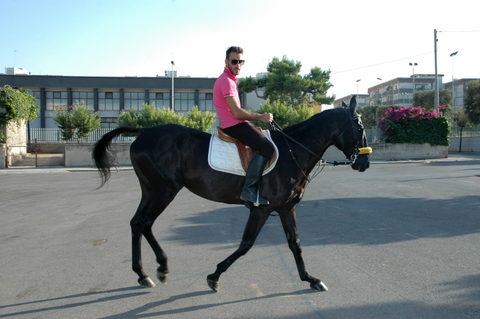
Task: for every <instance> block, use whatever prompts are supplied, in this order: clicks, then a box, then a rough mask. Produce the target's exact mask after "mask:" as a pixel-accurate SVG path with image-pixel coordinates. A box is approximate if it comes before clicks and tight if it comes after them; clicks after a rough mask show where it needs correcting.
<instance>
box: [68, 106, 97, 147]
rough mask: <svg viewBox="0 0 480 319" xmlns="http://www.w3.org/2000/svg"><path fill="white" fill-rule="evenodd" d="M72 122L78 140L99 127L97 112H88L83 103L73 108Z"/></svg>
mask: <svg viewBox="0 0 480 319" xmlns="http://www.w3.org/2000/svg"><path fill="white" fill-rule="evenodd" d="M72 120H73V127H74V128H75V133H76V135H77V138H78V139H85V138H87V137H88V134H90V132H93V131H95V130H98V129H99V128H100V127H101V125H100V123H101V122H100V117H99V116H98V112H94V111H92V110H89V109H88V107H87V106H86V105H85V102H83V101H82V102H81V104H79V105H76V106H75V107H74V109H73V117H72Z"/></svg>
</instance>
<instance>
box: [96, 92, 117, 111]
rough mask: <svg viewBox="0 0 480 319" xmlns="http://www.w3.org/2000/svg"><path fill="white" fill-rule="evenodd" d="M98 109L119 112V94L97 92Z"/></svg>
mask: <svg viewBox="0 0 480 319" xmlns="http://www.w3.org/2000/svg"><path fill="white" fill-rule="evenodd" d="M98 109H99V110H100V111H119V110H120V93H119V92H98Z"/></svg>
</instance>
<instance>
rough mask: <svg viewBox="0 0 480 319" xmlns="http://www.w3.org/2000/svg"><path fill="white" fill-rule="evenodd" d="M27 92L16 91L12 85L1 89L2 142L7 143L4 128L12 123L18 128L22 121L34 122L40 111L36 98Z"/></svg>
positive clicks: (0, 133)
mask: <svg viewBox="0 0 480 319" xmlns="http://www.w3.org/2000/svg"><path fill="white" fill-rule="evenodd" d="M27 92H28V91H27V90H23V89H14V88H12V87H11V86H10V85H5V86H3V87H0V142H5V139H6V138H5V136H4V135H3V128H4V126H6V125H8V124H9V123H10V122H13V123H15V124H16V125H17V126H18V125H20V124H21V123H22V121H28V120H32V119H34V118H36V117H37V112H38V111H39V107H38V105H37V104H36V103H35V98H34V97H33V96H31V95H30V94H28V93H27Z"/></svg>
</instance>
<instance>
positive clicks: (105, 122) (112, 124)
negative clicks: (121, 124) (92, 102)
mask: <svg viewBox="0 0 480 319" xmlns="http://www.w3.org/2000/svg"><path fill="white" fill-rule="evenodd" d="M100 121H101V122H100V126H101V127H107V128H116V127H118V124H117V118H116V117H102V118H101V119H100Z"/></svg>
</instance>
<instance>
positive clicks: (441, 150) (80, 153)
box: [65, 143, 448, 167]
mask: <svg viewBox="0 0 480 319" xmlns="http://www.w3.org/2000/svg"><path fill="white" fill-rule="evenodd" d="M370 146H371V147H372V148H373V153H372V154H371V155H370V160H371V161H380V160H384V161H399V160H421V159H435V158H446V157H448V151H447V147H446V146H433V147H432V146H430V144H422V145H421V144H385V143H377V144H371V145H370ZM92 149H93V144H66V145H65V167H93V161H92ZM112 150H113V151H114V152H115V154H116V156H117V165H118V166H130V165H132V163H131V161H130V155H129V152H130V144H128V143H125V144H112ZM323 159H324V160H328V161H333V160H337V161H343V160H345V155H343V153H342V152H341V151H339V150H338V149H337V148H336V147H335V146H332V147H330V148H329V149H328V150H327V152H326V153H325V154H324V156H323Z"/></svg>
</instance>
